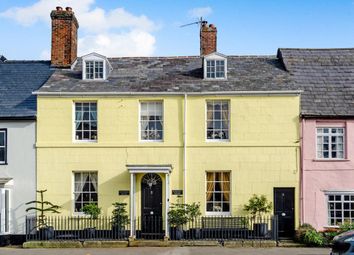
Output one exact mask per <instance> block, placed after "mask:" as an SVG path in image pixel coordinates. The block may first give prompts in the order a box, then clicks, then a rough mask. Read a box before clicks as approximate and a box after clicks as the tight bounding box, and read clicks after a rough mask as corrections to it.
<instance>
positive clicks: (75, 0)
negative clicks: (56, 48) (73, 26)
mask: <svg viewBox="0 0 354 255" xmlns="http://www.w3.org/2000/svg"><path fill="white" fill-rule="evenodd" d="M55 4H56V6H63V7H64V8H65V7H66V6H70V7H72V8H73V11H74V12H75V15H76V17H77V19H78V21H79V24H80V35H81V37H80V38H79V45H78V49H79V55H82V54H87V53H90V52H91V51H93V50H94V51H96V52H97V53H101V54H104V55H107V56H138V55H139V56H150V55H152V54H153V53H154V49H155V42H156V40H155V37H154V35H153V34H152V32H153V31H155V30H157V26H156V24H155V23H154V22H153V21H152V20H150V19H149V18H148V17H146V16H145V15H134V14H132V13H130V12H128V11H126V10H125V9H124V8H116V9H112V10H110V11H105V10H104V9H102V8H99V7H95V6H94V4H95V0H58V1H55ZM56 6H54V5H53V1H49V0H38V1H37V2H36V3H35V4H33V5H31V6H27V7H13V8H10V9H8V10H6V11H4V12H2V13H0V17H5V18H9V19H13V20H15V21H16V22H18V23H19V24H21V25H23V26H32V25H35V24H36V23H37V22H45V23H47V24H48V25H49V24H50V16H49V14H50V11H51V10H53V9H55V7H56ZM48 52H49V51H48V50H44V51H43V52H42V53H41V58H43V57H48V56H49V53H48Z"/></svg>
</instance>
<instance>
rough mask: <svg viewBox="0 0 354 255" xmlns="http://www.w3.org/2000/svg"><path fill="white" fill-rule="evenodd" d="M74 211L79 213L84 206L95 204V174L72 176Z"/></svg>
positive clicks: (84, 173)
mask: <svg viewBox="0 0 354 255" xmlns="http://www.w3.org/2000/svg"><path fill="white" fill-rule="evenodd" d="M74 180H75V183H74V196H75V208H74V209H75V211H76V212H80V211H81V210H82V207H83V206H84V205H85V204H89V203H97V199H98V195H97V173H92V172H81V173H75V174H74Z"/></svg>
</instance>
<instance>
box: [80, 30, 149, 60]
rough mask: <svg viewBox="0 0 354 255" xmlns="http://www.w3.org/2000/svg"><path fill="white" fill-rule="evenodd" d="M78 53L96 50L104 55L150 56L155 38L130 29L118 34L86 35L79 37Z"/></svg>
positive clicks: (146, 33) (82, 53)
mask: <svg viewBox="0 0 354 255" xmlns="http://www.w3.org/2000/svg"><path fill="white" fill-rule="evenodd" d="M79 45H81V47H80V48H79V55H84V54H87V53H89V52H97V53H100V54H103V55H105V56H150V55H152V54H153V53H154V50H155V46H154V45H155V38H154V36H152V35H151V34H149V33H148V32H144V31H141V30H132V31H130V32H127V33H120V34H115V33H113V34H110V33H107V34H99V35H87V36H84V37H82V38H80V39H79Z"/></svg>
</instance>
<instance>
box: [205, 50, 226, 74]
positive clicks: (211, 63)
mask: <svg viewBox="0 0 354 255" xmlns="http://www.w3.org/2000/svg"><path fill="white" fill-rule="evenodd" d="M203 66H204V79H211V80H214V79H226V78H227V59H226V57H225V56H224V55H222V54H220V53H217V52H215V53H212V54H209V55H207V56H205V57H204V64H203Z"/></svg>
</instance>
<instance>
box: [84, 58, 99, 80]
mask: <svg viewBox="0 0 354 255" xmlns="http://www.w3.org/2000/svg"><path fill="white" fill-rule="evenodd" d="M85 65H86V66H85V68H86V79H87V80H97V79H103V61H86V62H85Z"/></svg>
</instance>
